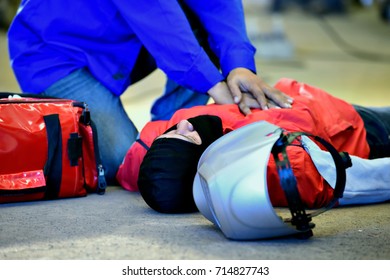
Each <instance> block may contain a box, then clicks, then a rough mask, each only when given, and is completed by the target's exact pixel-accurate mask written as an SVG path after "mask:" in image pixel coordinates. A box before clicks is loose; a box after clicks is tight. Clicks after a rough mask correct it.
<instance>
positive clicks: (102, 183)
mask: <svg viewBox="0 0 390 280" xmlns="http://www.w3.org/2000/svg"><path fill="white" fill-rule="evenodd" d="M98 173H99V175H98V185H97V189H96V192H97V193H98V194H104V193H105V192H106V187H107V182H106V177H105V176H104V168H103V165H101V164H99V165H98Z"/></svg>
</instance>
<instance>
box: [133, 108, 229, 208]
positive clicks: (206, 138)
mask: <svg viewBox="0 0 390 280" xmlns="http://www.w3.org/2000/svg"><path fill="white" fill-rule="evenodd" d="M188 121H189V122H190V123H191V124H192V126H193V127H194V130H195V131H197V132H198V133H199V135H200V138H201V139H202V144H201V145H197V144H194V143H191V142H187V141H185V140H181V139H177V138H158V139H156V140H155V141H154V142H153V144H152V145H151V147H150V149H149V150H148V152H147V153H146V155H145V157H144V159H143V161H142V163H141V167H140V171H139V174H138V187H139V191H140V193H141V195H142V197H143V198H144V200H145V202H146V203H147V204H148V205H149V206H150V207H151V208H153V209H154V210H156V211H158V212H162V213H186V212H195V211H197V208H196V205H195V202H194V199H193V196H192V184H193V181H194V178H195V174H196V171H197V165H198V161H199V159H200V157H201V155H202V153H203V151H204V150H206V148H207V147H208V146H209V145H210V144H211V143H213V142H214V141H215V140H217V139H218V138H219V137H221V136H222V135H223V128H222V121H221V119H220V118H219V117H217V116H210V115H202V116H198V117H194V118H190V119H188ZM174 129H176V125H174V126H173V127H171V128H170V129H168V130H167V131H165V132H164V133H167V132H168V131H171V130H174Z"/></svg>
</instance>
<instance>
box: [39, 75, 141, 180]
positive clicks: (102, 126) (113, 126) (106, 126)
mask: <svg viewBox="0 0 390 280" xmlns="http://www.w3.org/2000/svg"><path fill="white" fill-rule="evenodd" d="M44 94H46V95H48V96H53V97H60V98H66V99H73V100H78V101H83V102H86V103H87V105H88V107H89V109H90V112H91V118H92V120H93V121H94V123H95V124H96V127H97V131H98V142H99V150H100V155H101V158H102V164H103V166H104V168H105V174H106V180H107V183H108V184H109V185H117V181H116V178H115V176H116V172H117V170H118V167H119V165H120V164H121V163H122V160H123V158H124V156H125V155H126V152H127V150H128V149H129V148H130V146H131V144H132V143H133V142H134V141H135V139H136V137H137V135H138V131H137V128H136V127H135V125H134V124H133V122H132V121H131V120H130V118H129V117H128V115H127V113H126V112H125V110H124V108H123V105H122V102H121V100H120V98H119V97H118V96H115V95H114V94H112V93H111V92H110V91H109V90H108V89H107V88H106V87H104V86H103V85H102V84H100V83H99V82H98V81H97V80H95V78H93V77H92V76H91V74H90V73H89V72H88V71H87V70H85V69H79V70H76V71H74V72H72V73H71V74H70V75H68V76H67V77H65V78H63V79H61V80H59V81H57V82H56V83H54V84H53V85H51V86H50V87H49V88H48V89H47V90H45V92H44Z"/></svg>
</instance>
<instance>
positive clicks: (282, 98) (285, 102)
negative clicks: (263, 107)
mask: <svg viewBox="0 0 390 280" xmlns="http://www.w3.org/2000/svg"><path fill="white" fill-rule="evenodd" d="M263 92H264V94H265V95H266V96H267V98H268V99H269V100H270V101H272V102H273V103H274V104H275V105H276V106H279V107H281V108H291V107H292V104H293V102H294V99H293V98H292V97H290V96H288V95H287V94H285V93H283V92H281V91H279V90H277V89H275V88H272V87H270V86H266V87H263Z"/></svg>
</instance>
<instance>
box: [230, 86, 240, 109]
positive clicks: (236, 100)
mask: <svg viewBox="0 0 390 280" xmlns="http://www.w3.org/2000/svg"><path fill="white" fill-rule="evenodd" d="M228 85H229V89H230V91H231V93H232V96H233V101H234V103H236V104H238V103H239V102H240V101H241V100H242V93H241V89H240V87H239V86H238V85H237V84H236V83H234V82H229V83H228Z"/></svg>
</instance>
